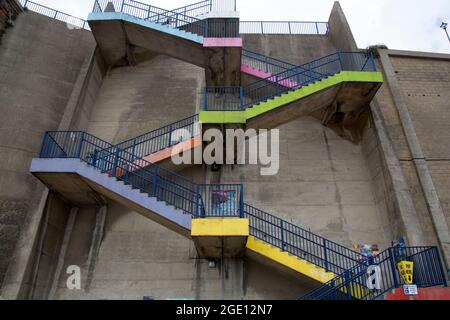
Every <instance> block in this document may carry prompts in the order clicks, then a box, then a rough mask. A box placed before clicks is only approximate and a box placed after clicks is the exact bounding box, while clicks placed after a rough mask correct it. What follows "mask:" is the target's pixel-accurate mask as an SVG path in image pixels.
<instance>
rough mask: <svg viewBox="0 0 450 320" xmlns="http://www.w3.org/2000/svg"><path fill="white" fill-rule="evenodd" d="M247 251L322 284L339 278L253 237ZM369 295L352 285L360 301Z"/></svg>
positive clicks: (338, 281) (351, 289)
mask: <svg viewBox="0 0 450 320" xmlns="http://www.w3.org/2000/svg"><path fill="white" fill-rule="evenodd" d="M247 249H248V250H251V251H253V252H256V253H258V254H260V255H262V256H264V257H266V258H268V259H270V260H272V261H275V262H277V263H279V264H281V265H282V266H284V267H287V268H289V269H291V270H294V271H296V272H298V273H300V274H303V275H305V276H307V277H309V278H311V279H313V280H316V281H318V282H320V283H327V282H328V281H330V280H332V279H333V278H335V277H337V275H335V274H334V273H333V272H326V271H325V269H323V268H320V267H318V266H316V265H314V264H312V263H309V262H307V261H306V260H303V259H299V258H298V257H295V256H292V255H289V254H288V253H287V252H283V251H281V250H280V249H278V248H275V247H273V246H271V245H270V244H268V243H265V242H263V241H261V240H258V239H255V238H254V237H252V236H250V237H248V240H247ZM340 280H341V281H343V279H337V280H336V283H335V286H337V285H339V284H341V283H342V282H340ZM341 291H342V292H343V293H344V294H347V288H345V287H343V288H342V289H341ZM369 293H370V292H369V290H368V289H367V288H364V287H361V286H360V285H359V284H358V283H350V294H351V295H352V296H353V297H354V298H357V299H358V298H361V297H362V296H367V294H369Z"/></svg>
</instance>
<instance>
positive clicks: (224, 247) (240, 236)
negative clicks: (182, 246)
mask: <svg viewBox="0 0 450 320" xmlns="http://www.w3.org/2000/svg"><path fill="white" fill-rule="evenodd" d="M248 236H249V220H248V219H239V218H224V219H219V218H206V219H193V220H192V231H191V237H192V240H193V241H194V243H195V246H196V248H197V252H198V254H199V257H201V258H222V257H226V258H236V257H241V256H242V255H243V254H244V253H245V245H246V243H247V238H248Z"/></svg>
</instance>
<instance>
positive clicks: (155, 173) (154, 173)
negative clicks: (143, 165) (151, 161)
mask: <svg viewBox="0 0 450 320" xmlns="http://www.w3.org/2000/svg"><path fill="white" fill-rule="evenodd" d="M157 169H158V167H157V166H155V165H153V177H152V196H153V197H156V183H157V181H158V180H157V175H158V171H157Z"/></svg>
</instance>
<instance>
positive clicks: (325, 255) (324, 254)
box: [323, 238, 329, 272]
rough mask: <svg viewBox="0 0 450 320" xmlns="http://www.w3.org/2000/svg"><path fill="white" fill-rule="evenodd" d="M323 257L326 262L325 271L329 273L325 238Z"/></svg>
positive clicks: (324, 240)
mask: <svg viewBox="0 0 450 320" xmlns="http://www.w3.org/2000/svg"><path fill="white" fill-rule="evenodd" d="M323 257H324V260H325V271H326V272H328V271H329V269H328V255H327V240H326V239H325V238H323Z"/></svg>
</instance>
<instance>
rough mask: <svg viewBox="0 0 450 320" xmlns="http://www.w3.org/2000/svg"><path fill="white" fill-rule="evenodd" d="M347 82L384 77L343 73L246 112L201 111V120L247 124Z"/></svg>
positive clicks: (374, 81)
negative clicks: (272, 111) (264, 114)
mask: <svg viewBox="0 0 450 320" xmlns="http://www.w3.org/2000/svg"><path fill="white" fill-rule="evenodd" d="M345 82H355V83H358V82H362V83H370V82H372V83H383V76H382V74H381V72H357V71H342V72H340V73H338V74H335V75H334V76H331V77H328V78H325V79H322V80H320V81H316V82H314V83H312V84H309V85H307V86H304V87H301V88H299V89H297V90H293V91H290V92H287V93H285V94H283V95H281V96H280V97H277V98H275V99H271V100H267V101H264V102H262V103H260V104H259V105H258V106H257V107H250V108H247V109H246V110H244V111H200V113H199V119H200V122H201V123H203V124H208V123H209V124H214V123H246V122H247V121H248V120H250V119H252V118H255V117H257V116H259V115H261V114H263V113H266V112H269V111H271V110H274V109H276V108H280V107H283V106H285V105H286V104H289V103H292V102H295V101H297V100H300V99H302V98H305V97H308V96H310V95H313V94H315V93H317V92H319V91H322V90H326V89H328V88H331V87H333V86H335V85H339V84H341V83H345Z"/></svg>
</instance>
